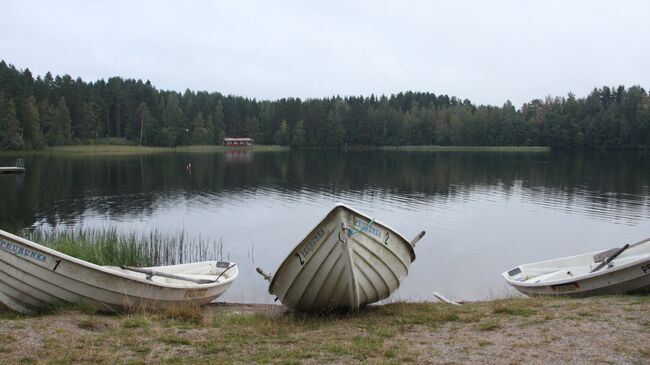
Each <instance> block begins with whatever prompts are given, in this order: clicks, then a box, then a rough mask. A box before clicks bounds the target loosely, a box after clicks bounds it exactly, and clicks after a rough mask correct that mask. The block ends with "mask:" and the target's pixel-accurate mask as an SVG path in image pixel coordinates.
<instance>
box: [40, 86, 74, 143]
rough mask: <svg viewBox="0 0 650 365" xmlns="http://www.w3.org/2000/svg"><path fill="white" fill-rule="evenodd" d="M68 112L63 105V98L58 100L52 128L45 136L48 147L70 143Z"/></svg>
mask: <svg viewBox="0 0 650 365" xmlns="http://www.w3.org/2000/svg"><path fill="white" fill-rule="evenodd" d="M70 124H71V120H70V111H69V110H68V106H67V105H66V103H65V98H64V97H63V96H62V97H61V98H59V102H58V103H57V104H56V108H55V109H54V119H53V122H52V126H51V127H50V130H49V131H48V134H47V135H46V136H45V138H46V140H47V143H48V144H49V145H50V146H57V145H63V144H68V143H70V141H71V135H70Z"/></svg>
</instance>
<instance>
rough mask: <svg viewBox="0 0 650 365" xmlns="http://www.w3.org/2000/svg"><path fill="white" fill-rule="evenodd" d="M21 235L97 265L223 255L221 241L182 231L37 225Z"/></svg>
mask: <svg viewBox="0 0 650 365" xmlns="http://www.w3.org/2000/svg"><path fill="white" fill-rule="evenodd" d="M24 236H25V237H26V238H27V239H29V240H31V241H34V242H36V243H39V244H42V245H44V246H47V247H50V248H52V249H55V250H57V251H59V252H63V253H65V254H67V255H70V256H73V257H76V258H79V259H81V260H85V261H88V262H92V263H95V264H97V265H114V266H119V265H128V266H160V265H175V264H182V263H187V262H196V261H206V260H217V259H219V260H222V259H224V257H223V242H221V241H211V240H206V239H202V238H201V237H199V238H197V239H190V238H188V237H187V235H186V233H185V232H184V231H182V232H179V233H176V234H174V233H167V232H161V231H158V230H154V231H152V232H150V233H148V234H144V233H136V232H118V231H117V229H115V228H74V229H73V228H70V229H54V230H51V229H43V228H39V229H35V230H29V231H26V232H24Z"/></svg>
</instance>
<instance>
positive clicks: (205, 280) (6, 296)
mask: <svg viewBox="0 0 650 365" xmlns="http://www.w3.org/2000/svg"><path fill="white" fill-rule="evenodd" d="M237 275H238V268H237V265H236V264H234V263H231V262H219V261H205V262H196V263H189V264H181V265H171V266H158V267H148V268H135V267H127V266H123V267H113V266H99V265H95V264H93V263H90V262H87V261H83V260H79V259H77V258H74V257H71V256H68V255H65V254H63V253H61V252H58V251H55V250H52V249H50V248H47V247H44V246H42V245H39V244H37V243H34V242H31V241H29V240H26V239H24V238H21V237H18V236H16V235H13V234H11V233H8V232H5V231H2V230H0V302H1V303H2V304H4V305H6V306H7V307H9V308H10V309H13V310H15V311H17V312H21V313H34V312H39V311H42V310H45V309H47V308H50V307H52V306H57V305H63V304H66V303H85V304H86V305H90V306H91V307H92V308H94V309H96V310H98V311H102V312H121V311H124V310H132V309H135V310H138V309H142V308H164V307H169V306H175V305H181V304H187V303H193V304H197V305H203V304H208V303H210V302H212V301H214V300H215V299H216V298H217V297H219V296H220V295H221V294H223V293H224V292H225V291H226V289H228V288H229V287H230V285H231V284H232V282H233V280H235V278H237Z"/></svg>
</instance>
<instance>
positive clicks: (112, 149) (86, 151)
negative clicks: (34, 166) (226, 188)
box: [0, 144, 289, 157]
mask: <svg viewBox="0 0 650 365" xmlns="http://www.w3.org/2000/svg"><path fill="white" fill-rule="evenodd" d="M242 150H244V151H252V152H282V151H289V147H286V146H275V145H254V146H250V147H226V146H215V145H205V146H179V147H150V146H138V145H128V144H90V145H74V146H56V147H50V148H46V149H43V150H31V151H0V156H18V157H20V156H25V155H42V154H71V155H79V154H81V155H107V156H114V155H141V154H153V153H224V152H228V151H242Z"/></svg>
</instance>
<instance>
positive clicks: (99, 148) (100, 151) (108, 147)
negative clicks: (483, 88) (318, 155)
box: [0, 143, 551, 156]
mask: <svg viewBox="0 0 650 365" xmlns="http://www.w3.org/2000/svg"><path fill="white" fill-rule="evenodd" d="M320 149H331V150H341V151H355V150H358V151H407V152H444V151H459V152H549V151H550V150H551V149H550V147H543V146H436V145H431V146H341V147H304V148H303V150H320ZM290 150H291V147H289V146H279V145H253V146H248V147H227V146H220V145H189V146H177V147H155V146H140V145H130V144H102V143H99V144H81V145H69V146H54V147H48V148H46V149H43V150H15V151H13V150H12V151H0V156H18V155H50V154H81V155H106V156H114V155H138V154H155V153H222V152H228V151H251V152H286V151H290Z"/></svg>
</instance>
